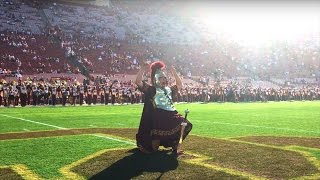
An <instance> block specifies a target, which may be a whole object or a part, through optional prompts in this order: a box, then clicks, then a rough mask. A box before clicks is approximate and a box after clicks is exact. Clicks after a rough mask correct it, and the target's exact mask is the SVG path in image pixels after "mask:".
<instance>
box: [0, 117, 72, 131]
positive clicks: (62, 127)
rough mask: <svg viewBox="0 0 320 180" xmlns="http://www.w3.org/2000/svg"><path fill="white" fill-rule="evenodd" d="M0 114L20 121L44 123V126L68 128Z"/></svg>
mask: <svg viewBox="0 0 320 180" xmlns="http://www.w3.org/2000/svg"><path fill="white" fill-rule="evenodd" d="M0 115H1V116H4V117H8V118H12V119H19V120H21V121H27V122H31V123H35V124H41V125H44V126H49V127H54V128H57V129H68V128H64V127H59V126H55V125H51V124H46V123H42V122H37V121H32V120H28V119H24V118H19V117H14V116H9V115H5V114H0Z"/></svg>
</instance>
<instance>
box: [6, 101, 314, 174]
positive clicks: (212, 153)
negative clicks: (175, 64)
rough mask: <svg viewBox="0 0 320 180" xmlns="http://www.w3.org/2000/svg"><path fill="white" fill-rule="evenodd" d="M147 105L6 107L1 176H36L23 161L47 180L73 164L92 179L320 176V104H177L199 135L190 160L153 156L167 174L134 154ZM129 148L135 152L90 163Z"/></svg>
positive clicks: (189, 146)
mask: <svg viewBox="0 0 320 180" xmlns="http://www.w3.org/2000/svg"><path fill="white" fill-rule="evenodd" d="M142 107H143V106H142V105H120V106H111V105H109V106H82V107H80V106H76V107H70V106H69V107H61V106H57V107H26V108H0V112H1V113H0V157H1V161H0V179H10V178H12V179H15V178H17V179H19V178H21V175H22V178H26V179H29V178H31V179H32V177H31V176H24V175H25V174H27V173H26V172H25V174H19V173H18V174H17V170H15V169H11V168H10V167H12V166H15V165H18V164H22V165H25V167H27V168H28V169H30V170H31V172H33V173H34V174H36V175H38V176H40V177H42V178H44V179H57V178H58V179H59V178H60V179H64V178H66V177H65V174H61V168H65V167H68V166H70V165H72V167H73V171H74V172H75V173H76V174H79V175H80V176H79V177H80V178H81V176H83V177H85V178H92V179H105V177H110V176H112V177H115V179H119V178H121V177H124V174H123V173H122V172H123V170H122V169H123V168H128V167H131V168H132V169H131V170H130V173H129V178H130V179H131V178H132V179H156V178H159V177H160V178H162V179H170V178H174V179H186V178H188V177H192V178H198V177H203V178H204V179H243V178H248V177H251V176H252V177H258V179H259V178H269V179H290V178H298V177H300V178H303V177H308V178H311V179H317V178H320V153H319V152H320V151H319V148H320V147H319V144H320V111H319V109H320V102H319V101H313V102H310V101H305V102H268V103H209V104H196V103H195V104H176V107H177V110H178V111H179V112H180V113H181V114H184V113H183V112H184V110H185V109H187V108H188V109H189V110H190V114H189V115H188V119H189V120H190V121H191V122H192V124H193V130H192V132H191V135H190V136H189V137H188V138H187V139H186V141H185V142H184V144H185V146H186V147H185V150H186V151H187V156H186V157H182V159H174V158H172V157H171V156H170V154H169V155H168V154H166V153H160V154H154V155H151V156H150V157H153V158H155V159H157V158H158V159H159V160H157V161H159V162H162V163H163V164H165V163H166V162H169V164H168V167H167V169H163V168H161V167H162V166H161V167H160V166H158V165H157V164H153V162H151V161H149V160H148V159H144V158H145V157H144V156H140V155H139V154H137V153H136V152H134V151H132V150H134V149H132V148H134V147H135V145H134V139H135V133H136V132H137V127H138V126H139V121H140V116H141V111H142ZM97 134H99V135H97ZM105 134H106V135H105ZM101 135H102V137H101ZM105 136H107V137H105ZM109 137H111V138H109ZM112 137H113V138H114V139H112ZM123 138H124V139H123ZM291 146H292V147H291ZM121 147H124V148H126V149H127V150H112V154H110V152H111V151H110V152H105V153H103V154H98V155H97V156H94V157H92V158H89V159H86V158H88V157H90V156H92V155H93V154H96V153H97V152H99V151H101V150H102V151H104V150H108V149H114V148H116V149H117V148H121ZM130 149H131V150H130ZM128 150H129V151H128ZM296 150H297V151H296ZM300 152H305V153H300ZM305 154H308V155H307V156H305ZM197 155H199V156H201V157H205V158H203V159H202V160H197V159H199V157H196V156H197ZM83 158H84V159H86V160H85V161H83V162H82V161H81V163H78V164H76V165H73V164H74V163H75V162H77V161H79V160H81V159H82V160H83ZM132 159H133V160H135V161H134V162H135V163H141V162H143V163H145V164H146V165H145V166H143V165H139V166H135V165H134V164H132V162H131V161H130V162H129V161H128V160H132ZM200 159H201V158H200ZM162 160H165V161H162ZM97 163H98V164H97ZM150 163H151V164H150ZM148 164H149V165H150V166H151V167H149V166H148ZM92 165H94V166H92ZM169 165H170V166H169ZM89 167H90V168H91V170H90V171H88V170H87V169H88V168H89ZM133 167H135V168H133ZM90 168H89V169H90ZM114 169H116V170H117V171H114ZM192 169H194V170H196V171H194V172H191V170H192ZM79 177H78V176H76V177H72V173H71V175H70V177H69V178H71V179H78V178H79ZM117 177H118V178H117ZM126 177H127V176H126Z"/></svg>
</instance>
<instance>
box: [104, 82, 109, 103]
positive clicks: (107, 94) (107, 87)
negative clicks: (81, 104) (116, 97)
mask: <svg viewBox="0 0 320 180" xmlns="http://www.w3.org/2000/svg"><path fill="white" fill-rule="evenodd" d="M103 92H104V104H105V105H108V104H109V93H110V88H109V85H108V84H106V85H105V86H104V88H103Z"/></svg>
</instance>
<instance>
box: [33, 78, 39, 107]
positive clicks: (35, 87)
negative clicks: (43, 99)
mask: <svg viewBox="0 0 320 180" xmlns="http://www.w3.org/2000/svg"><path fill="white" fill-rule="evenodd" d="M37 104H38V88H37V85H36V84H35V83H34V84H33V85H32V105H34V106H36V105H37Z"/></svg>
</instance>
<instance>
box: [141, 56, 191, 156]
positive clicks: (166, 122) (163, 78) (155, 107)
mask: <svg viewBox="0 0 320 180" xmlns="http://www.w3.org/2000/svg"><path fill="white" fill-rule="evenodd" d="M150 68H151V82H152V85H149V84H148V83H147V82H145V81H142V76H143V73H144V72H145V71H147V69H148V66H145V67H142V68H141V70H140V71H139V73H138V75H137V78H136V84H137V85H138V87H139V89H140V90H141V91H142V92H143V93H144V94H145V102H144V108H143V112H142V116H141V121H140V125H139V129H138V133H137V134H136V140H137V146H138V147H139V149H140V151H141V152H144V153H150V152H153V151H157V150H158V148H159V146H164V147H171V148H172V150H173V152H174V153H177V154H178V155H179V154H181V153H182V147H181V143H179V140H180V138H181V140H182V139H185V138H186V136H187V135H188V134H189V132H190V131H191V129H192V124H191V123H190V122H189V121H188V120H186V119H185V118H183V117H182V116H181V115H180V114H179V113H178V112H177V111H176V108H175V107H174V105H173V102H172V96H173V95H174V94H175V93H178V91H179V90H180V89H181V88H182V82H181V79H180V77H179V76H178V74H177V72H176V71H175V69H174V68H173V67H171V73H172V75H173V76H174V77H175V80H176V85H174V86H171V87H169V84H168V77H167V75H166V74H165V72H164V71H163V70H164V68H165V65H164V63H162V62H161V61H157V62H154V63H152V64H151V65H150ZM182 125H186V126H184V127H183V126H182ZM180 136H182V137H180Z"/></svg>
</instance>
